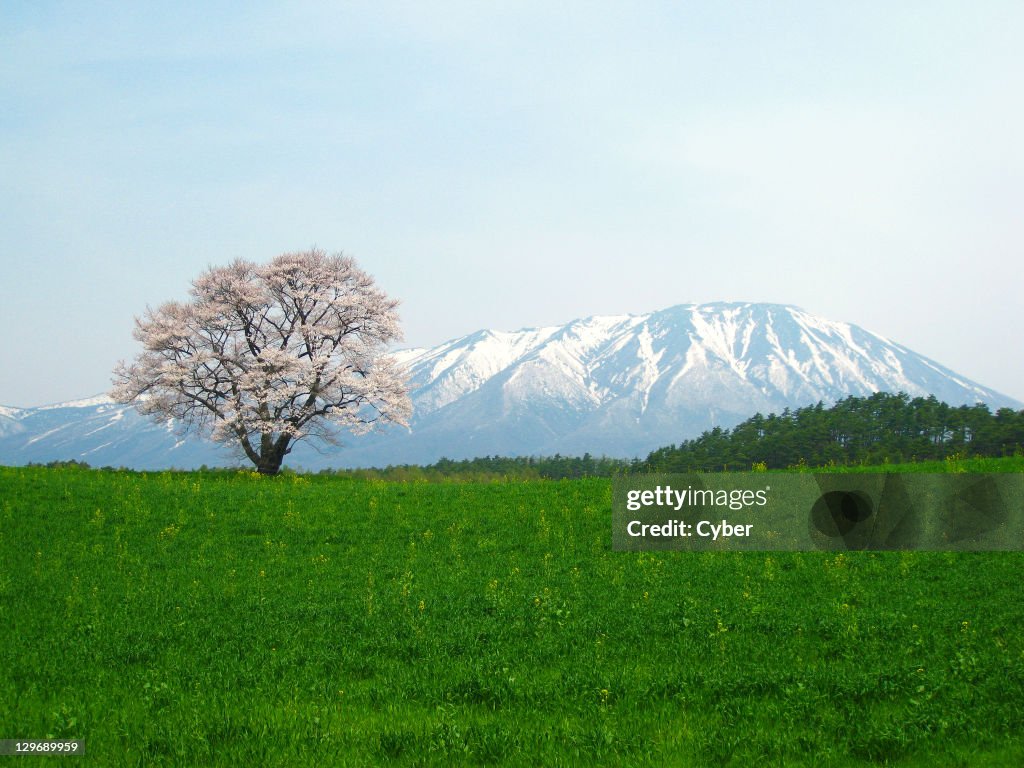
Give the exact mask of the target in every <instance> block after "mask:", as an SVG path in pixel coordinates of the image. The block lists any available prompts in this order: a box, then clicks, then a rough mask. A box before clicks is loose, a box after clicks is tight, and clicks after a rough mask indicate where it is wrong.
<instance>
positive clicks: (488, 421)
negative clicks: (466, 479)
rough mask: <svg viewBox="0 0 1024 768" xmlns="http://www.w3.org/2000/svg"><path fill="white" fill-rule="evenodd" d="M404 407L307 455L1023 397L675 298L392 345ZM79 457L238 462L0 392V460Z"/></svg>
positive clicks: (558, 445)
mask: <svg viewBox="0 0 1024 768" xmlns="http://www.w3.org/2000/svg"><path fill="white" fill-rule="evenodd" d="M396 356H397V357H398V359H399V360H400V361H401V362H402V363H403V364H405V365H406V366H407V367H408V370H409V373H410V387H411V392H410V394H411V397H412V401H413V407H414V414H413V418H412V421H411V423H410V426H409V428H408V429H402V428H394V427H393V428H391V429H388V430H387V431H385V432H383V433H377V434H371V435H367V436H363V437H346V438H344V442H343V445H342V446H340V447H337V448H334V447H327V448H323V449H322V450H320V451H318V450H316V449H315V448H314V447H312V446H308V445H301V444H300V445H299V446H298V447H296V449H295V451H293V453H292V454H291V455H290V456H289V457H288V459H287V460H286V464H287V465H289V466H292V467H302V468H305V469H319V468H323V467H351V466H384V465H387V464H402V463H431V462H433V461H436V460H437V459H439V458H441V457H448V458H454V459H458V458H469V457H473V456H484V455H506V456H513V455H538V456H539V455H553V454H555V453H561V454H563V455H582V454H583V453H586V452H589V453H590V454H592V455H595V456H597V455H607V456H621V457H632V456H644V455H646V454H647V453H648V452H649V451H651V450H653V449H655V448H658V447H660V446H663V445H667V444H669V443H678V442H679V441H680V440H682V439H685V438H690V437H695V436H697V435H699V434H700V433H701V432H703V431H704V430H706V429H709V428H711V427H714V426H722V427H730V426H733V425H735V424H737V423H739V422H740V421H742V420H744V419H746V418H748V417H749V416H752V415H753V414H754V413H756V412H761V413H764V414H767V413H769V412H776V413H778V412H780V411H782V410H783V409H785V408H787V407H789V408H796V407H800V406H804V405H810V404H813V403H816V402H818V401H819V400H821V401H824V402H825V403H832V402H835V401H836V400H838V399H841V398H843V397H846V396H847V395H867V394H870V393H872V392H878V391H886V392H898V391H902V392H906V393H908V394H909V395H912V396H917V395H935V396H936V397H937V398H938V399H939V400H942V401H945V402H947V403H950V404H955V405H958V404H962V403H969V404H970V403H975V402H979V401H980V402H984V403H986V404H988V405H989V407H990V408H992V409H993V410H994V409H996V408H1000V407H1004V406H1006V407H1012V408H1016V409H1019V408H1021V407H1024V405H1022V404H1021V403H1020V402H1018V401H1016V400H1014V399H1012V398H1010V397H1006V396H1005V395H1001V394H999V393H997V392H994V391H992V390H991V389H988V388H986V387H983V386H981V385H980V384H977V383H975V382H973V381H970V380H969V379H967V378H966V377H964V376H961V375H959V374H956V373H954V372H953V371H950V370H949V369H948V368H945V367H943V366H942V365H939V364H938V363H936V362H934V361H932V360H929V359H927V358H925V357H922V356H921V355H918V354H916V353H914V352H912V351H910V350H909V349H907V348H906V347H903V346H901V345H899V344H896V343H895V342H892V341H889V340H888V339H886V338H883V337H881V336H878V335H876V334H874V333H871V332H869V331H865V330H863V329H862V328H858V327H857V326H854V325H850V324H848V323H842V322H836V321H832V320H826V319H824V318H821V317H817V316H815V315H811V314H808V313H807V312H804V311H803V310H801V309H798V308H796V307H792V306H784V305H778V304H749V303H715V304H684V305H680V306H676V307H671V308H669V309H665V310H662V311H659V312H652V313H650V314H645V315H616V316H595V317H588V318H584V319H581V320H574V321H573V322H571V323H568V324H566V325H562V326H552V327H547V328H531V329H524V330H520V331H513V332H505V331H487V330H484V331H478V332H477V333H474V334H471V335H469V336H464V337H462V338H459V339H453V340H451V341H448V342H445V343H444V344H440V345H439V346H437V347H433V348H431V349H407V350H402V351H400V352H397V353H396ZM68 459H77V460H80V461H86V462H88V463H89V464H91V465H93V466H104V465H111V466H127V467H134V468H138V469H159V468H167V467H177V468H181V469H187V468H194V467H198V466H200V465H202V464H207V465H209V466H223V465H230V464H236V463H237V464H245V463H246V462H244V461H241V460H240V459H233V458H232V454H231V452H230V451H228V450H226V449H225V448H224V447H222V446H217V445H214V444H212V443H209V442H207V441H205V440H200V439H198V438H196V437H193V436H187V437H186V436H181V435H178V434H176V431H175V425H173V424H171V425H159V424H155V423H153V422H151V421H149V420H148V419H145V418H143V417H142V416H140V415H138V414H137V413H136V412H135V411H134V410H133V409H132V408H130V407H127V406H122V405H118V404H115V403H113V402H111V401H110V399H109V398H107V397H105V396H97V397H93V398H89V399H87V400H79V401H74V402H69V403H60V404H56V405H50V406H43V407H39V408H24V409H20V408H8V407H0V464H26V463H28V462H47V461H52V460H68Z"/></svg>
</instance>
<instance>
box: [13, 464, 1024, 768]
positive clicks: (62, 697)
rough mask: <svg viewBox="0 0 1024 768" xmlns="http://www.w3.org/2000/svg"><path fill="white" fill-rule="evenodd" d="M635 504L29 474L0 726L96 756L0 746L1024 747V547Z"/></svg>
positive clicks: (456, 758)
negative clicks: (956, 544) (701, 518)
mask: <svg viewBox="0 0 1024 768" xmlns="http://www.w3.org/2000/svg"><path fill="white" fill-rule="evenodd" d="M1010 462H1011V463H1006V462H1004V463H1002V464H996V465H989V466H987V467H986V466H982V465H978V466H974V465H971V464H970V463H969V462H960V463H959V464H958V465H957V466H959V467H961V468H962V467H965V466H966V467H967V468H969V469H979V470H981V471H987V470H988V469H991V468H992V466H996V467H997V468H1009V469H1012V470H1015V471H1020V470H1021V468H1022V467H1021V466H1020V465H1021V462H1020V460H1017V461H1016V463H1012V462H1013V460H1010ZM954 463H955V462H954ZM938 466H945V468H947V469H953V470H956V469H957V466H952V465H942V464H940V465H938ZM876 469H877V468H876ZM890 469H892V468H890ZM931 471H935V468H932V469H931ZM610 522H611V482H610V481H609V480H606V479H580V480H566V481H537V480H534V481H517V480H497V481H487V482H484V481H475V482H470V481H466V482H456V481H448V482H436V483H426V482H416V483H414V482H404V483H403V482H387V481H381V480H368V479H355V478H351V477H344V476H339V477H326V476H301V475H282V476H279V477H275V478H266V477H259V476H255V475H251V474H247V473H238V474H228V473H138V474H136V473H128V472H113V471H89V470H81V469H75V468H65V469H44V468H0V627H2V631H0V738H35V739H39V738H65V737H66V738H76V739H80V740H84V742H85V747H86V755H85V756H83V757H53V756H49V757H18V758H14V757H11V758H2V757H0V762H2V761H4V760H9V761H10V762H11V764H12V765H19V766H21V765H26V766H27V765H35V764H40V765H42V764H45V765H54V764H57V763H61V764H63V763H64V762H67V763H74V764H82V765H85V764H89V765H103V766H161V765H175V766H178V765H181V766H203V765H217V766H239V765H253V766H292V765H295V766H302V765H338V766H367V765H377V764H392V765H399V766H416V765H509V766H520V765H521V766H535V765H559V766H583V765H641V766H642V765H650V766H662V765H684V766H688V765H694V766H723V765H735V766H749V765H766V766H771V765H779V766H782V765H785V766H801V765H806V766H859V765H874V764H887V765H898V766H918V765H920V766H932V765H943V766H1019V765H1022V764H1024V586H1022V574H1024V554H1022V553H1016V552H1014V553H962V554H956V555H953V554H947V553H898V552H889V553H867V552H865V553H839V554H837V553H816V552H809V553H739V552H714V553H701V554H687V553H679V552H664V553H618V552H612V551H611V533H610Z"/></svg>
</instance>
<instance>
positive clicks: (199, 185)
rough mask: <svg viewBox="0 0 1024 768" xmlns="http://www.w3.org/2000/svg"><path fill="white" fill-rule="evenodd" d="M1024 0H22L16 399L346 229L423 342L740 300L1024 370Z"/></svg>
mask: <svg viewBox="0 0 1024 768" xmlns="http://www.w3.org/2000/svg"><path fill="white" fill-rule="evenodd" d="M1021 40H1024V3H1020V2H1018V1H1017V0H1014V2H1006V3H995V2H973V3H964V2H957V3H940V2H921V3H913V2H900V3H891V2H885V3H821V2H806V3H799V2H788V3H776V2H763V3H756V2H755V3H751V2H743V3H739V2H737V3H721V2H710V1H709V2H702V3H677V2H664V3H657V2H647V3H643V2H638V3H631V2H607V3H604V2H597V3H595V2H586V3H582V2H581V3H569V2H560V3H550V2H535V3H534V2H494V3H487V2H484V3H480V2H459V3H447V2H430V3H419V2H417V3H414V2H409V3H388V2H373V3H359V4H355V3H351V4H343V3H336V2H323V3H317V2H309V3H301V2H288V3H258V2H257V3H216V2H202V3H188V2H174V3H167V4H164V5H160V4H156V3H145V4H143V3H138V4H130V3H121V2H111V3H82V2H79V3H67V4H63V3H50V2H45V0H34V1H33V2H27V3H18V2H14V3H11V2H6V3H4V9H3V11H2V13H0V222H2V226H0V259H2V271H0V280H2V282H0V285H2V293H0V298H2V301H0V328H2V334H0V338H2V339H3V340H2V342H0V345H2V357H0V359H2V360H3V363H2V367H0V403H3V404H8V405H22V406H28V405H38V404H42V403H45V402H53V401H58V400H66V399H71V398H75V397H83V396H87V395H91V394H94V393H96V392H100V391H104V390H106V389H107V388H108V387H109V383H110V371H111V369H112V368H113V366H114V364H115V363H116V361H117V360H118V359H119V358H129V357H131V356H132V355H133V354H134V353H135V352H136V345H135V342H134V341H133V340H132V338H131V331H132V318H133V316H134V315H137V314H140V313H141V312H142V311H143V310H144V309H145V307H146V305H147V304H152V305H156V304H159V303H160V302H162V301H164V300H167V299H171V298H183V297H184V296H185V293H186V290H187V288H188V283H189V280H190V279H192V278H193V277H195V276H196V275H197V274H198V273H199V272H200V271H201V270H203V269H204V268H205V267H207V266H208V265H211V264H221V263H225V262H228V261H230V260H232V259H234V258H237V257H246V258H250V259H254V260H260V261H261V260H266V259H269V258H271V257H273V256H274V255H276V254H278V253H281V252H283V251H288V250H296V249H301V248H306V247H309V246H311V245H314V244H316V245H319V246H321V247H323V248H326V249H327V250H330V251H336V250H344V251H345V252H347V253H349V254H351V255H353V256H355V257H356V259H357V260H358V261H359V263H360V265H361V266H362V267H364V268H365V269H367V270H368V271H369V272H371V273H372V274H374V275H375V276H376V277H377V279H378V282H379V283H380V285H381V286H382V287H383V288H384V290H386V291H387V292H388V293H389V294H391V295H392V296H394V297H396V298H398V299H400V300H401V302H402V308H401V310H402V318H403V325H404V328H405V332H406V341H407V344H408V345H409V346H423V345H433V344H436V343H438V342H441V341H444V340H446V339H449V338H452V337H455V336H460V335H463V334H465V333H469V332H472V331H474V330H477V329H479V328H484V327H490V328H501V329H508V330H511V329H516V328H520V327H524V326H537V325H547V324H555V323H563V322H566V321H568V320H571V319H573V318H576V317H580V316H585V315H592V314H618V313H626V312H633V313H638V312H647V311H650V310H654V309H660V308H664V307H667V306H671V305H673V304H679V303H684V302H703V301H715V300H744V301H771V302H780V303H791V304H797V305H799V306H802V307H803V308H805V309H807V310H809V311H812V312H816V313H819V314H821V315H824V316H826V317H829V318H831V319H836V320H845V321H849V322H853V323H856V324H858V325H862V326H864V327H866V328H868V329H869V330H872V331H875V332H877V333H880V334H882V335H884V336H888V337H890V338H892V339H894V340H895V341H898V342H900V343H902V344H905V345H907V346H908V347H910V348H911V349H913V350H915V351H917V352H920V353H922V354H925V355H927V356H929V357H932V358H934V359H936V360H938V361H939V362H941V363H943V364H945V365H947V366H949V367H951V368H953V369H954V370H956V371H958V372H960V373H962V374H964V375H966V376H968V377H970V378H973V379H975V380H977V381H979V382H980V383H982V384H985V385H987V386H991V387H993V388H995V389H997V390H1001V391H1003V392H1005V393H1006V394H1009V395H1011V396H1014V397H1016V398H1018V399H1021V400H1024V354H1022V352H1024V350H1022V342H1021V339H1022V336H1021V333H1022V331H1021V325H1022V321H1021V309H1022V304H1024V302H1022V300H1021V299H1022V296H1021V294H1022V289H1024V279H1022V266H1021V264H1022V255H1024V254H1022V250H1024V249H1022V245H1024V150H1022V147H1024V46H1022V45H1021Z"/></svg>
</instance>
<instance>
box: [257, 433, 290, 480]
mask: <svg viewBox="0 0 1024 768" xmlns="http://www.w3.org/2000/svg"><path fill="white" fill-rule="evenodd" d="M290 442H291V438H290V437H289V436H288V435H280V436H279V437H278V438H277V439H276V440H274V439H273V438H272V437H271V436H270V435H262V436H261V439H260V455H259V461H257V462H256V471H257V472H259V473H260V474H261V475H276V474H277V473H278V472H280V471H281V464H282V462H283V461H284V457H285V456H287V455H288V453H289V452H290V450H291V449H290V448H289V447H288V444H289V443H290Z"/></svg>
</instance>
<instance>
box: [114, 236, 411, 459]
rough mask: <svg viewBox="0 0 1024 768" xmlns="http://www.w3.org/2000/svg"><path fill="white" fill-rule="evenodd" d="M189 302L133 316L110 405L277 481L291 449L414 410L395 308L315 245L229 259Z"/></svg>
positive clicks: (404, 417)
mask: <svg viewBox="0 0 1024 768" xmlns="http://www.w3.org/2000/svg"><path fill="white" fill-rule="evenodd" d="M190 295H191V299H190V300H189V301H187V302H175V301H171V302H167V303H165V304H163V305H161V306H160V307H158V308H157V309H155V310H153V309H147V311H146V313H145V315H144V316H143V317H141V318H136V321H135V325H136V327H135V333H134V336H135V338H136V339H137V340H138V341H140V342H142V344H143V348H144V349H143V351H142V352H141V353H140V354H139V355H138V357H137V358H136V359H135V361H134V362H132V363H131V364H125V363H123V362H122V363H120V364H118V366H117V368H116V369H115V372H114V376H115V379H114V388H113V390H112V392H111V395H112V397H113V398H114V399H115V400H117V401H119V402H123V403H134V404H135V406H136V407H137V408H138V410H139V411H140V412H142V413H144V414H148V415H150V416H153V417H155V418H157V419H159V420H162V421H169V420H175V421H176V422H177V424H178V425H180V427H181V428H182V429H184V430H190V429H191V430H196V431H198V432H200V433H203V434H205V435H207V436H209V437H212V438H213V439H214V440H217V441H219V442H223V443H229V444H233V445H236V446H237V447H238V448H239V449H240V450H241V451H242V452H243V453H244V454H245V456H247V457H248V458H249V459H250V460H251V461H252V462H253V464H255V466H256V469H257V471H259V472H261V473H264V474H276V473H277V472H278V471H279V470H280V468H281V463H282V461H283V460H284V457H285V456H286V455H287V454H288V453H289V452H290V451H291V449H292V447H293V445H294V444H295V442H296V441H298V440H302V439H307V438H310V439H314V440H319V441H326V442H328V443H333V442H335V441H336V440H337V437H338V434H339V431H340V430H348V431H350V432H354V433H360V432H365V431H367V430H369V429H371V428H373V427H374V426H376V425H382V424H385V423H388V422H395V423H397V424H402V425H404V424H406V423H407V421H408V417H409V415H410V413H411V405H410V402H409V398H408V395H407V384H406V378H405V372H404V371H403V370H401V368H400V367H399V366H398V365H397V364H396V363H395V361H394V360H393V359H392V358H391V357H390V356H389V355H388V354H387V353H386V352H387V348H388V345H389V344H390V343H391V342H393V341H396V340H399V339H401V330H400V327H399V323H398V315H397V313H396V311H395V308H396V306H397V303H398V302H397V301H395V300H393V299H390V298H388V297H387V296H386V295H385V294H384V293H383V292H382V291H381V290H380V289H378V288H377V287H376V285H375V283H374V281H373V278H372V277H370V276H369V275H368V274H367V273H365V272H363V271H362V270H361V269H359V267H358V266H357V265H356V263H355V261H354V260H353V259H351V258H350V257H348V256H343V255H340V254H339V255H333V256H331V255H328V254H327V253H325V252H324V251H322V250H319V249H313V250H309V251H305V252H299V253H286V254H283V255H281V256H278V257H277V258H275V259H273V260H272V261H271V262H270V263H268V264H263V265H260V264H255V263H253V262H250V261H246V260H241V259H240V260H236V261H235V262H233V263H232V264H230V265H228V266H225V267H212V268H210V269H208V270H207V271H205V272H204V273H203V274H201V275H200V276H199V277H198V278H196V279H195V280H194V281H193V282H192V288H191V290H190Z"/></svg>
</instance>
